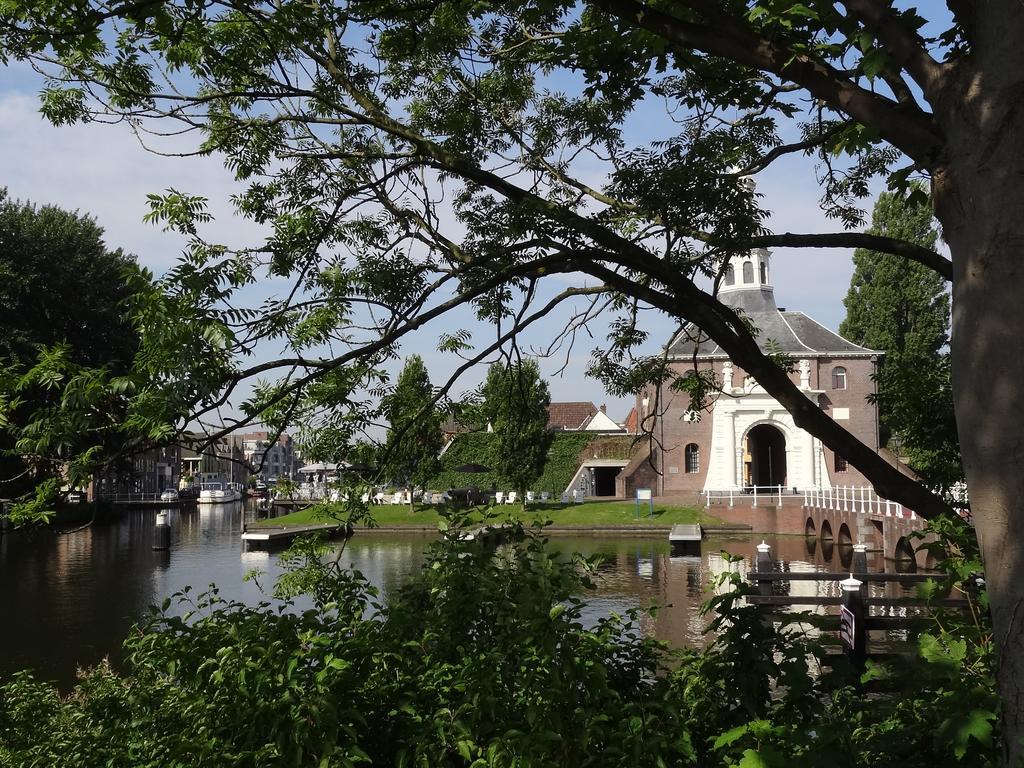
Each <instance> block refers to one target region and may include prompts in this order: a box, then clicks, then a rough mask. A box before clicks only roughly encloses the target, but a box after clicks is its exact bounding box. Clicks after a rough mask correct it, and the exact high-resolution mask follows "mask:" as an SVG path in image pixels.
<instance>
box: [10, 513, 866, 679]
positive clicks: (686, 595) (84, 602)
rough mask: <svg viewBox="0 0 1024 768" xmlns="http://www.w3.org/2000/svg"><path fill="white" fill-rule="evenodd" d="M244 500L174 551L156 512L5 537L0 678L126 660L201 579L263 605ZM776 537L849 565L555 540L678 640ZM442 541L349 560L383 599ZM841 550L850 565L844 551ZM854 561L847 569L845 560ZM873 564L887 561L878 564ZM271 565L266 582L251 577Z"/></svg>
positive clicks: (176, 516) (657, 632) (657, 629)
mask: <svg viewBox="0 0 1024 768" xmlns="http://www.w3.org/2000/svg"><path fill="white" fill-rule="evenodd" d="M251 514H252V511H243V508H242V506H241V504H239V503H235V504H228V505H212V506H203V507H199V508H195V507H193V508H191V509H189V508H183V509H181V510H177V509H175V510H170V512H169V515H168V518H169V519H168V523H169V524H170V526H171V548H170V551H168V552H160V551H154V550H153V549H152V548H151V547H152V541H153V525H154V517H155V511H154V510H139V511H132V512H129V513H126V514H125V515H124V516H123V517H122V518H121V519H120V520H119V521H117V522H116V523H111V524H107V525H97V526H95V527H93V528H90V529H87V530H84V531H80V532H77V533H73V534H68V535H55V534H54V533H53V532H51V531H46V530H44V531H31V532H18V533H15V534H12V535H9V536H3V537H0V583H3V584H4V585H5V587H6V588H7V589H6V598H7V617H8V619H7V627H8V631H6V632H4V633H2V634H0V677H6V676H8V675H10V674H11V673H12V672H14V671H16V670H19V669H22V668H26V667H29V668H34V669H35V670H36V671H37V672H38V673H39V674H40V675H41V676H42V677H45V678H47V679H51V680H56V681H58V682H60V683H61V684H62V685H67V684H69V683H70V681H71V680H73V677H74V672H75V669H76V667H78V666H81V665H90V664H95V663H96V662H98V661H99V660H100V659H101V658H102V657H103V656H105V655H108V654H109V655H110V656H111V657H112V658H113V659H114V660H115V662H116V661H117V659H118V655H119V649H120V643H121V640H122V639H123V638H124V637H125V636H126V634H127V633H128V631H129V630H130V628H131V626H132V625H133V624H134V623H135V622H136V621H137V619H138V617H139V616H140V615H142V614H143V613H144V612H145V611H146V610H147V608H148V606H149V605H152V604H159V603H160V602H162V601H163V599H164V598H165V597H168V596H170V595H172V594H174V593H175V592H178V591H180V590H183V589H184V588H185V587H186V586H189V585H191V586H192V587H193V588H194V590H196V591H201V590H203V589H205V588H206V587H207V586H208V585H210V584H216V585H217V587H218V588H219V589H220V593H221V595H222V596H223V597H225V598H227V599H233V600H239V601H243V602H246V603H249V604H254V603H256V602H258V601H260V600H262V599H266V598H267V596H266V594H264V593H263V592H261V590H260V585H261V584H262V585H263V586H264V587H266V588H268V589H269V587H270V586H272V584H273V582H274V579H275V578H276V577H277V575H278V574H279V573H280V568H279V565H278V557H277V555H276V554H268V553H266V552H259V551H253V552H244V551H243V549H242V546H241V539H240V535H241V524H242V520H243V515H251ZM762 538H766V539H767V541H768V543H769V544H771V545H772V556H773V558H775V559H776V561H777V567H779V568H780V569H782V570H785V571H792V572H795V571H806V570H817V569H823V570H838V569H840V567H841V566H842V558H843V553H842V550H843V549H844V548H841V547H835V548H833V547H825V546H820V547H819V546H818V545H817V544H816V542H814V541H813V540H805V539H804V538H803V537H771V536H769V537H762V536H760V535H758V536H757V537H756V538H754V537H750V536H741V537H730V538H719V539H710V540H706V541H704V543H703V555H702V556H701V557H673V556H671V554H670V552H669V547H668V542H667V540H666V539H662V538H660V537H659V538H655V539H650V538H611V537H607V538H606V537H577V536H572V537H568V536H559V535H552V536H551V546H552V547H554V548H555V549H557V550H560V551H562V552H563V553H566V554H567V555H568V553H571V552H573V551H578V552H580V553H582V554H584V555H587V556H592V555H600V556H601V557H602V559H603V564H602V565H601V567H600V568H599V569H598V572H597V578H596V590H595V591H594V592H593V593H592V594H589V595H588V596H587V607H586V613H585V617H584V618H585V620H586V621H588V622H593V621H596V620H597V619H598V618H600V617H603V616H606V615H608V614H609V613H612V612H614V613H618V614H624V613H626V612H627V611H629V610H631V609H635V608H643V607H646V606H648V605H650V604H651V603H657V604H658V605H660V606H663V608H662V610H660V611H658V612H657V613H656V614H655V616H654V617H653V618H650V617H649V618H645V619H644V620H643V621H642V627H643V629H644V631H645V632H647V633H649V634H651V635H653V636H655V637H658V638H659V639H662V640H666V641H668V642H669V643H671V644H674V645H684V644H685V645H696V644H699V643H700V642H701V640H702V635H703V628H704V625H705V619H704V618H702V617H701V616H699V613H698V611H699V607H700V605H701V604H702V603H703V602H704V601H705V600H706V599H707V597H708V594H709V589H710V588H711V587H712V585H713V584H714V583H715V582H716V580H717V578H718V576H719V574H722V573H725V572H728V571H735V572H738V573H740V574H741V575H742V576H745V575H746V573H747V570H748V562H747V561H746V560H744V561H741V562H731V561H730V560H729V559H727V558H726V557H725V556H724V555H723V554H722V553H723V551H727V552H731V553H734V554H737V555H744V556H747V557H749V556H750V555H751V554H752V553H753V551H754V545H755V544H756V543H757V542H759V541H760V540H761V539H762ZM431 540H432V537H430V536H426V535H422V534H411V533H380V532H365V533H364V532H360V533H359V534H357V535H356V536H355V537H354V538H353V539H352V540H351V542H350V543H349V544H348V546H347V548H346V550H345V552H344V555H343V559H342V562H343V563H344V564H345V565H350V566H352V567H354V568H356V569H357V570H359V571H361V572H362V573H363V574H364V575H365V576H366V577H367V579H369V581H370V582H371V583H372V584H373V585H375V586H376V587H378V588H379V589H380V590H381V591H382V594H383V595H384V597H385V598H386V597H387V595H388V594H389V593H390V592H392V591H393V590H394V589H396V588H397V587H398V586H400V585H401V584H403V583H405V582H406V581H407V580H408V579H409V578H410V577H411V575H412V574H413V573H415V572H416V571H417V570H418V569H419V568H420V566H421V565H422V563H423V559H424V551H425V549H426V547H427V546H428V544H429V542H430V541H431ZM836 549H838V550H840V551H839V553H838V554H839V562H834V561H833V558H834V556H835V555H836V554H837V553H836V552H835V550H836ZM842 567H845V566H842ZM869 568H871V569H872V570H875V569H880V568H881V561H880V560H878V561H875V560H872V561H871V562H869ZM253 570H258V571H262V572H264V573H265V575H264V576H263V577H262V578H261V579H259V580H258V581H252V580H248V581H247V580H246V579H245V576H246V574H247V573H249V572H250V571H253ZM780 587H781V588H787V587H788V591H789V593H791V594H817V593H818V591H819V590H821V591H822V592H825V593H828V592H829V591H830V590H831V591H835V590H836V589H837V588H836V587H835V585H831V584H823V585H819V584H818V583H817V582H812V581H791V582H783V583H782V584H781V585H780Z"/></svg>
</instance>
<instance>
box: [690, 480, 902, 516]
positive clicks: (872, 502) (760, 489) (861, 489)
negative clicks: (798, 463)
mask: <svg viewBox="0 0 1024 768" xmlns="http://www.w3.org/2000/svg"><path fill="white" fill-rule="evenodd" d="M702 493H703V494H704V497H705V502H704V505H705V506H706V507H710V506H711V505H712V504H728V505H729V506H730V507H734V506H736V505H737V504H745V503H746V502H747V501H749V503H750V506H752V507H757V506H776V507H781V506H784V503H785V502H784V499H785V498H787V497H788V498H790V499H793V498H800V497H801V496H802V497H803V505H804V506H805V507H809V508H811V509H822V510H830V511H836V512H857V513H860V514H873V515H880V516H884V517H904V516H906V515H907V513H909V516H910V519H911V520H916V519H917V515H916V514H915V513H914V510H912V509H905V508H904V507H903V505H902V504H900V503H899V502H897V501H892V500H890V499H883V498H882V497H881V496H879V495H878V494H877V493H875V490H874V488H871V487H870V486H852V485H849V486H847V485H840V486H836V487H834V488H805V489H804V490H802V491H799V492H793V491H792V490H791V489H789V488H786V487H785V486H782V485H770V486H764V485H761V486H748V487H746V488H741V489H727V490H720V491H712V490H707V491H702Z"/></svg>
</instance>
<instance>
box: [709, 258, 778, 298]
mask: <svg viewBox="0 0 1024 768" xmlns="http://www.w3.org/2000/svg"><path fill="white" fill-rule="evenodd" d="M771 261H772V257H771V254H770V253H769V252H768V250H767V249H765V248H757V249H755V250H752V251H748V252H747V253H744V254H737V255H736V256H733V257H732V258H731V259H729V266H727V267H726V268H725V275H724V276H723V278H722V283H721V285H720V286H719V287H718V292H719V294H727V293H734V292H736V291H750V290H753V291H771V292H772V293H774V292H775V291H774V289H773V288H772V266H771Z"/></svg>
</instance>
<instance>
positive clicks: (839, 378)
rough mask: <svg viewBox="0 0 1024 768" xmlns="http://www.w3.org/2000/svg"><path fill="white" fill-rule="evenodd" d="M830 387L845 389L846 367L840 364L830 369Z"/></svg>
mask: <svg viewBox="0 0 1024 768" xmlns="http://www.w3.org/2000/svg"><path fill="white" fill-rule="evenodd" d="M832 389H846V369H845V368H843V366H841V365H837V366H836V367H835V368H833V369H832Z"/></svg>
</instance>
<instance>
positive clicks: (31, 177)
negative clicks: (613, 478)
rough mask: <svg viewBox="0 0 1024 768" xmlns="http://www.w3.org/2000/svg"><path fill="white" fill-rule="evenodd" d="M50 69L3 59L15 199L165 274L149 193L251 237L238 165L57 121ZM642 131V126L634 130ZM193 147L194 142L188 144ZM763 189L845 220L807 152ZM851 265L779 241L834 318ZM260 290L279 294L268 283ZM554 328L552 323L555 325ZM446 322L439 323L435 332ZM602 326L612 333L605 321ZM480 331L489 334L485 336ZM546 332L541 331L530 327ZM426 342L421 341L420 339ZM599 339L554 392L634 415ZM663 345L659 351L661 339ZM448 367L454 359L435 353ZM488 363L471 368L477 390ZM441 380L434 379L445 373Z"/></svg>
mask: <svg viewBox="0 0 1024 768" xmlns="http://www.w3.org/2000/svg"><path fill="white" fill-rule="evenodd" d="M41 88H42V81H41V79H40V77H39V76H38V75H37V74H36V73H34V72H32V71H31V70H30V69H28V68H27V67H25V66H23V65H18V64H14V65H12V66H11V67H9V68H7V69H2V68H0V147H2V148H3V151H0V187H6V188H7V190H8V193H9V196H10V197H11V198H15V199H21V200H29V201H32V202H33V203H37V204H54V205H57V206H60V207H62V208H66V209H71V210H78V211H79V212H82V213H88V214H90V215H91V216H93V217H95V219H96V220H97V222H98V223H99V224H100V226H102V227H103V228H104V230H105V233H106V241H107V244H108V246H109V247H121V248H123V249H124V250H125V251H127V252H129V253H132V254H135V255H136V257H137V258H138V261H139V263H140V264H142V265H143V266H146V267H148V268H149V269H150V270H151V271H153V272H154V273H155V274H157V275H159V274H161V273H162V272H164V271H165V270H166V269H167V268H168V267H169V266H171V265H172V264H174V263H175V261H176V260H177V258H178V257H179V255H180V253H181V251H182V248H183V247H184V241H183V239H182V238H181V237H180V236H178V235H175V234H173V233H167V232H163V231H162V230H161V229H160V227H159V226H155V225H152V224H146V223H144V222H143V216H144V214H145V213H146V212H147V210H148V209H147V205H146V195H147V194H150V193H159V192H162V191H164V190H166V189H168V188H175V189H178V190H181V191H184V192H189V193H193V194H201V195H203V196H205V197H207V198H208V199H209V200H210V210H211V212H212V213H213V215H214V222H213V223H212V224H211V225H210V226H209V228H208V229H205V230H204V235H206V236H207V238H208V239H211V240H217V241H220V242H223V243H226V244H228V245H230V246H242V245H246V244H252V243H253V242H256V241H258V240H259V238H260V231H259V228H258V227H257V226H256V225H254V224H253V223H251V222H248V221H246V220H244V219H241V218H238V217H235V216H233V215H232V208H231V206H230V202H229V198H230V195H231V194H233V193H236V192H238V191H239V190H240V187H239V185H238V184H237V183H236V182H235V181H234V179H233V176H232V174H231V173H230V172H229V171H227V170H225V169H224V168H223V167H222V166H221V164H220V161H219V160H218V159H217V158H216V157H203V158H198V157H162V156H159V155H156V154H153V153H151V152H147V151H146V149H144V148H143V147H142V146H141V145H140V143H139V141H138V139H137V138H136V137H135V135H134V134H133V133H132V131H131V130H130V129H129V127H128V126H126V125H123V124H121V125H104V124H86V125H73V126H61V127H54V126H52V125H50V124H49V123H48V122H46V121H45V120H44V118H43V117H42V116H41V115H40V114H39V100H38V92H39V91H40V89H41ZM631 138H632V137H631ZM181 148H182V149H184V148H185V147H184V145H182V146H181ZM758 192H759V193H761V194H763V195H764V198H765V201H764V204H765V205H766V207H767V208H768V209H769V210H770V211H771V217H770V219H769V220H768V222H767V225H768V227H769V228H770V229H771V230H772V231H774V232H831V231H837V230H838V229H839V226H838V225H837V224H836V223H835V222H830V221H828V220H827V219H826V218H825V217H824V215H823V214H822V212H821V211H820V209H819V207H818V197H819V195H820V190H819V187H818V185H817V184H816V183H815V181H814V176H813V166H812V165H811V164H810V162H809V161H808V160H806V159H805V158H802V157H792V158H788V159H784V160H782V161H780V162H779V163H777V164H776V165H774V166H773V167H772V168H770V169H769V170H768V171H766V172H764V173H762V174H759V176H758ZM852 272H853V264H852V252H851V251H847V250H838V249H822V250H818V249H786V248H780V249H776V250H775V251H773V256H772V277H773V282H774V285H775V296H776V300H777V303H778V305H779V306H782V307H786V308H787V309H791V310H801V311H804V312H806V313H807V314H809V315H811V316H812V317H814V318H816V319H817V320H818V321H820V322H822V323H823V324H825V325H826V326H828V327H830V328H832V329H836V328H838V326H839V323H840V322H841V321H842V319H843V317H844V308H843V305H842V299H843V296H844V295H845V294H846V291H847V288H848V286H849V280H850V276H851V274H852ZM256 290H258V291H260V292H261V293H272V292H273V290H274V286H272V285H264V286H260V287H259V288H258V289H256ZM546 327H547V328H550V325H548V326H546ZM437 330H438V329H434V332H435V333H436V331H437ZM649 330H650V331H651V333H652V345H654V346H657V345H660V344H663V343H664V342H665V341H667V335H668V334H669V333H670V332H671V324H670V323H669V322H668V321H667V320H664V321H660V322H658V323H654V324H652V326H651V327H650V328H649ZM593 332H594V334H595V336H597V337H598V339H597V340H598V341H600V340H601V339H602V338H603V329H602V327H601V325H600V324H597V325H595V326H594V329H593ZM481 338H482V336H481ZM530 338H531V339H535V340H537V341H539V340H540V339H541V337H540V336H537V335H534V336H532V337H530ZM409 347H410V351H417V352H420V353H422V354H424V356H425V357H426V358H427V361H428V366H429V365H430V364H431V362H432V361H431V358H430V356H431V354H437V353H431V352H430V351H429V349H428V351H427V352H426V353H424V352H423V349H424V346H423V344H422V341H421V340H416V339H414V340H412V341H411V343H410V345H409ZM593 347H594V341H593V340H590V339H587V338H582V339H580V340H579V343H578V344H577V346H576V347H575V349H574V350H573V352H572V354H571V356H570V358H569V364H568V366H567V367H566V370H565V371H564V372H563V373H562V374H561V375H559V376H554V375H553V371H554V370H555V369H556V368H557V367H559V366H560V365H561V363H562V360H547V361H543V362H542V371H543V372H544V373H545V374H546V375H547V376H548V380H549V385H550V389H551V395H552V399H553V400H590V401H592V402H594V403H595V404H598V405H601V404H607V406H608V413H609V415H611V416H612V417H613V418H615V419H617V420H622V419H624V418H625V416H626V414H627V412H628V410H629V408H630V406H631V404H632V403H631V401H630V400H629V399H625V398H613V397H609V396H608V395H607V394H606V393H605V392H604V389H603V387H602V385H601V384H600V383H599V382H597V381H594V380H592V379H589V378H587V377H586V376H585V368H586V363H587V360H588V359H589V356H590V351H591V349H593ZM651 351H653V350H651ZM436 363H437V365H438V366H439V371H438V372H439V373H444V371H445V369H446V368H447V367H449V366H450V365H451V363H450V361H444V362H442V361H440V359H438V360H437V361H436ZM480 378H482V372H480V373H479V374H477V375H475V376H472V375H471V376H468V377H467V379H466V380H465V382H466V383H465V387H462V388H456V390H455V391H456V392H458V391H463V390H468V389H471V388H472V387H473V386H475V385H476V384H477V383H478V381H479V380H480ZM437 383H438V381H437V380H436V379H435V384H437Z"/></svg>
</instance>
